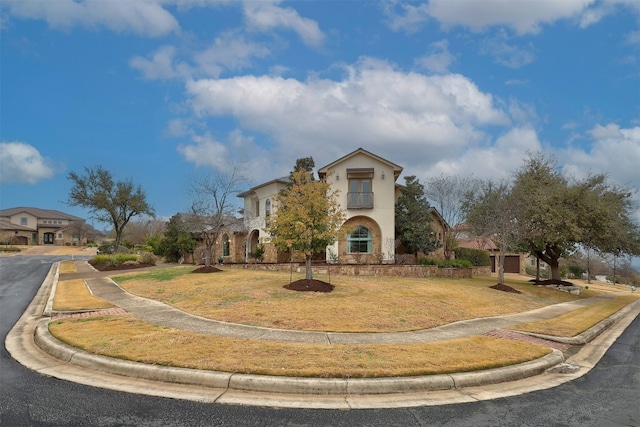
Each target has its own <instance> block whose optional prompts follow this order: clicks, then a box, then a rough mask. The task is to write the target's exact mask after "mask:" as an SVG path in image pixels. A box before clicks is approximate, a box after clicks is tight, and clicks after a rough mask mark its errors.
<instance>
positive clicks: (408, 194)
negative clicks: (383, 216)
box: [395, 176, 440, 255]
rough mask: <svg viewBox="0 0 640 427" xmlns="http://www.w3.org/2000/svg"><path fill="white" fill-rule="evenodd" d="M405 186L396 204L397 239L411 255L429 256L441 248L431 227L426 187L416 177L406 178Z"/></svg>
mask: <svg viewBox="0 0 640 427" xmlns="http://www.w3.org/2000/svg"><path fill="white" fill-rule="evenodd" d="M404 180H405V186H404V188H403V189H402V194H401V195H400V197H399V198H398V202H397V203H396V213H395V216H396V221H395V222H396V238H397V239H399V240H400V241H401V242H403V243H404V244H405V245H406V247H407V251H408V252H409V253H413V254H416V253H417V252H422V253H423V254H425V255H426V254H429V253H430V252H433V251H435V250H436V249H438V248H439V247H440V242H438V239H437V238H436V236H435V233H434V232H433V228H432V227H431V218H432V216H431V206H429V202H428V201H427V198H426V197H425V195H424V186H423V185H422V184H420V180H419V179H416V177H415V176H406V177H405V178H404Z"/></svg>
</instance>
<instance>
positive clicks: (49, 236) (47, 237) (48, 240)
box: [42, 233, 53, 245]
mask: <svg viewBox="0 0 640 427" xmlns="http://www.w3.org/2000/svg"><path fill="white" fill-rule="evenodd" d="M42 243H44V244H45V245H53V233H44V234H43V236H42Z"/></svg>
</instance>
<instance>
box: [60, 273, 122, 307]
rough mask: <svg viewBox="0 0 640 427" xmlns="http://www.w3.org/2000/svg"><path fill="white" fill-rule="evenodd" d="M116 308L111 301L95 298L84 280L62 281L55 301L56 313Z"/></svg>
mask: <svg viewBox="0 0 640 427" xmlns="http://www.w3.org/2000/svg"><path fill="white" fill-rule="evenodd" d="M111 307H114V305H113V304H111V303H110V302H109V301H105V300H103V299H101V298H97V297H94V296H93V295H91V293H90V292H89V289H88V288H87V285H86V284H85V283H84V280H82V279H73V280H61V281H59V282H58V285H57V287H56V295H55V297H54V299H53V309H54V310H55V311H80V310H98V309H101V308H111Z"/></svg>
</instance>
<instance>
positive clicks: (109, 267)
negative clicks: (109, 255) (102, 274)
mask: <svg viewBox="0 0 640 427" xmlns="http://www.w3.org/2000/svg"><path fill="white" fill-rule="evenodd" d="M90 264H91V263H90ZM91 265H92V266H93V268H95V269H96V270H98V271H115V270H135V269H138V268H145V267H153V266H154V265H153V264H118V265H109V264H91Z"/></svg>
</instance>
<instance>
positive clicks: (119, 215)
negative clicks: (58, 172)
mask: <svg viewBox="0 0 640 427" xmlns="http://www.w3.org/2000/svg"><path fill="white" fill-rule="evenodd" d="M68 179H69V180H70V181H72V182H73V186H72V187H71V190H70V191H69V198H68V200H67V204H68V205H69V206H81V207H83V208H87V209H89V210H90V212H91V214H92V215H93V216H94V217H95V218H96V219H97V220H98V221H101V222H105V223H108V224H111V225H113V230H114V232H115V242H114V247H115V248H119V247H120V240H121V239H122V233H123V232H124V228H125V227H126V225H127V224H128V223H129V221H130V220H131V218H133V217H135V216H138V215H145V214H146V215H150V216H154V211H153V208H152V207H151V205H149V203H148V202H147V196H146V194H145V193H144V192H143V191H142V188H141V187H140V186H139V185H138V186H136V185H134V184H133V182H132V181H130V180H129V181H117V182H115V181H114V179H113V176H112V174H111V172H109V171H107V170H106V169H104V168H103V167H102V166H96V167H95V168H85V174H84V175H80V174H77V173H75V172H71V173H69V176H68Z"/></svg>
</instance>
